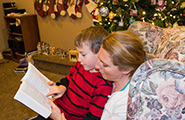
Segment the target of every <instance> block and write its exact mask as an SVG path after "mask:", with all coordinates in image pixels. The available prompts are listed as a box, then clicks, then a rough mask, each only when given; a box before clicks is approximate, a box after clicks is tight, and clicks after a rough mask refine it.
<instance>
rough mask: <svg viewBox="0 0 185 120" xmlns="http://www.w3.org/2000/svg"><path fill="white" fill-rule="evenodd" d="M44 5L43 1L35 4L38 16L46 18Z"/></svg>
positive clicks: (37, 1) (36, 0)
mask: <svg viewBox="0 0 185 120" xmlns="http://www.w3.org/2000/svg"><path fill="white" fill-rule="evenodd" d="M42 4H43V0H35V3H34V7H35V10H36V11H37V13H38V15H39V16H41V17H43V16H44V11H43V7H42Z"/></svg>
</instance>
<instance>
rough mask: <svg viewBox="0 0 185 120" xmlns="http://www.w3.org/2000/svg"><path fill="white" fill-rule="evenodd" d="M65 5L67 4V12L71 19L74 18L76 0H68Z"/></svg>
mask: <svg viewBox="0 0 185 120" xmlns="http://www.w3.org/2000/svg"><path fill="white" fill-rule="evenodd" d="M67 5H68V9H67V12H68V14H69V16H70V17H71V18H72V19H75V18H76V13H75V5H76V0H68V3H67Z"/></svg>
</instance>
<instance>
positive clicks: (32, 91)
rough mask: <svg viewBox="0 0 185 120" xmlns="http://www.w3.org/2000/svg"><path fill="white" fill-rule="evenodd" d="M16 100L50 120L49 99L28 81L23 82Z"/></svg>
mask: <svg viewBox="0 0 185 120" xmlns="http://www.w3.org/2000/svg"><path fill="white" fill-rule="evenodd" d="M14 99H16V100H18V101H19V102H21V103H23V104H24V105H26V106H27V107H29V108H31V109H32V110H34V111H35V112H37V113H38V114H40V115H42V116H43V117H45V118H48V117H49V115H50V114H51V107H50V104H49V102H48V98H47V97H46V96H45V95H44V94H43V93H41V92H40V91H38V90H37V89H36V88H34V87H33V86H32V85H30V84H29V83H28V82H27V81H23V82H22V84H21V86H20V88H19V90H18V91H17V93H16V95H15V97H14Z"/></svg>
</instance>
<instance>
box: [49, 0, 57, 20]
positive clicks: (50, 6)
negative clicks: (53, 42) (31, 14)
mask: <svg viewBox="0 0 185 120" xmlns="http://www.w3.org/2000/svg"><path fill="white" fill-rule="evenodd" d="M54 3H55V0H48V6H49V9H48V14H49V15H50V16H51V18H53V19H55V18H56V16H55V12H54Z"/></svg>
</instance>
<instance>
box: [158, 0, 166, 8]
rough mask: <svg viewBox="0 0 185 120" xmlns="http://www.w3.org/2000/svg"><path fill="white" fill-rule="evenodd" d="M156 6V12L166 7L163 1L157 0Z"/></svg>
mask: <svg viewBox="0 0 185 120" xmlns="http://www.w3.org/2000/svg"><path fill="white" fill-rule="evenodd" d="M157 4H158V7H156V10H163V9H164V7H165V5H166V3H165V2H164V1H163V0H158V2H157Z"/></svg>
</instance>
